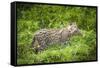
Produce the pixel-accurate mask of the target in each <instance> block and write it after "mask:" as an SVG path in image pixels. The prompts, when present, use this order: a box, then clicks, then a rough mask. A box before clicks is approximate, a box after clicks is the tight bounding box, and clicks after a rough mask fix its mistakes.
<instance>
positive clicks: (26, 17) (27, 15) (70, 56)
mask: <svg viewBox="0 0 100 68" xmlns="http://www.w3.org/2000/svg"><path fill="white" fill-rule="evenodd" d="M73 21H76V22H77V25H78V27H79V28H80V29H81V32H82V36H74V37H72V38H71V39H70V41H69V43H68V44H66V45H52V46H48V47H47V48H46V49H45V50H44V51H42V52H40V53H39V54H35V53H34V52H33V50H32V47H31V46H32V44H31V43H32V39H33V37H34V33H35V31H37V30H39V29H42V28H47V29H48V28H52V29H53V28H64V27H66V25H67V24H69V23H70V22H73ZM95 59H96V8H94V7H74V6H56V5H54V6H53V5H52V6H51V5H37V4H17V64H19V65H20V64H37V63H54V62H72V61H88V60H95Z"/></svg>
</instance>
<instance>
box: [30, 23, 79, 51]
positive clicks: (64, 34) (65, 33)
mask: <svg viewBox="0 0 100 68" xmlns="http://www.w3.org/2000/svg"><path fill="white" fill-rule="evenodd" d="M77 33H80V30H79V29H78V27H77V25H76V24H75V23H72V24H70V25H68V26H67V27H65V28H62V29H41V30H39V31H37V32H36V33H35V34H34V38H33V42H32V46H33V48H34V50H35V52H39V51H41V50H43V49H45V48H46V47H47V46H48V45H52V44H62V43H65V42H66V41H68V40H69V39H70V37H71V36H72V35H75V34H77Z"/></svg>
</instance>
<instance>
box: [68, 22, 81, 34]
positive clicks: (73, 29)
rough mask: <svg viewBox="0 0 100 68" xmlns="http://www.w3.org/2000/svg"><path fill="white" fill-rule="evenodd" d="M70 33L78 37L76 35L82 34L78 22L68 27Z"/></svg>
mask: <svg viewBox="0 0 100 68" xmlns="http://www.w3.org/2000/svg"><path fill="white" fill-rule="evenodd" d="M67 29H68V31H69V32H70V33H71V34H72V35H76V34H81V31H80V29H79V28H78V26H77V24H76V22H72V23H70V24H69V25H68V27H67Z"/></svg>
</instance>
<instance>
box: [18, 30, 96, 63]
mask: <svg viewBox="0 0 100 68" xmlns="http://www.w3.org/2000/svg"><path fill="white" fill-rule="evenodd" d="M82 32H83V35H82V36H74V37H72V38H71V39H70V42H69V43H68V44H66V45H52V46H48V47H47V48H46V49H45V50H44V51H42V52H40V53H38V54H35V53H34V52H33V50H32V49H31V48H28V47H26V48H24V49H25V50H24V53H22V52H21V53H22V54H21V53H20V54H21V57H19V58H18V59H17V63H18V64H38V63H54V62H72V61H89V60H95V59H96V51H95V50H96V44H93V43H96V42H95V40H96V39H95V35H94V34H92V33H93V31H83V30H82ZM87 38H88V40H87ZM89 39H91V42H90V40H89ZM94 39H95V40H94ZM87 42H88V43H87ZM22 55H23V57H22Z"/></svg>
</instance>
